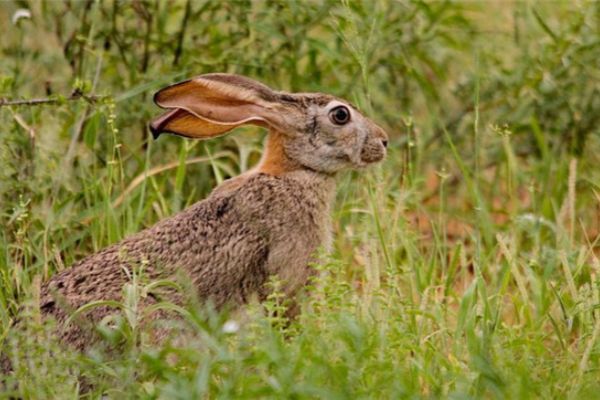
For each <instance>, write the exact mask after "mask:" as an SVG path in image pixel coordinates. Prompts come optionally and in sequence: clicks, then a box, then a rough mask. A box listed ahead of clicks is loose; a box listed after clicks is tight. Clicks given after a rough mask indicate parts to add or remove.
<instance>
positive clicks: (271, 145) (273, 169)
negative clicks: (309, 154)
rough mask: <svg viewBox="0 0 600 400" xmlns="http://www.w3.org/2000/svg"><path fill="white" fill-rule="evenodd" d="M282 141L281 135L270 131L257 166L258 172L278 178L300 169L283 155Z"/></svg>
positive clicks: (297, 164) (298, 165)
mask: <svg viewBox="0 0 600 400" xmlns="http://www.w3.org/2000/svg"><path fill="white" fill-rule="evenodd" d="M284 140H285V139H284V137H283V134H282V133H280V132H277V131H274V130H271V132H270V133H269V136H268V137H267V143H266V146H265V152H264V153H263V157H262V160H261V161H260V164H259V165H258V172H262V173H265V174H269V175H274V176H280V175H283V174H285V173H286V172H291V171H294V170H297V169H299V168H301V167H300V164H299V163H298V162H296V161H293V160H290V159H289V157H288V156H287V155H286V154H285V150H284V148H283V142H284Z"/></svg>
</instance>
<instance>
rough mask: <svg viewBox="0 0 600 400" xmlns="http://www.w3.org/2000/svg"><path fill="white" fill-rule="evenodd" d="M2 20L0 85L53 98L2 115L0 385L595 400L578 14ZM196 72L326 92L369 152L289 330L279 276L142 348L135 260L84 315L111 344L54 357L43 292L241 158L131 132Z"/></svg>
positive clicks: (9, 5) (3, 90)
mask: <svg viewBox="0 0 600 400" xmlns="http://www.w3.org/2000/svg"><path fill="white" fill-rule="evenodd" d="M18 8H28V9H30V10H31V12H32V17H31V18H30V19H27V18H24V19H21V20H19V21H17V23H15V24H11V23H8V22H7V23H2V24H0V26H1V28H0V30H1V31H0V35H1V36H2V37H3V38H6V40H3V41H2V44H1V45H0V51H1V52H2V56H1V59H0V97H2V98H7V99H12V100H15V99H31V98H48V99H51V100H52V101H54V102H55V103H53V104H49V105H43V106H10V107H9V106H2V107H0V122H1V126H2V127H3V128H2V132H1V134H0V162H1V165H2V168H1V170H0V226H1V227H2V228H1V229H0V280H1V284H0V321H1V322H0V338H2V339H3V346H4V347H3V352H5V353H8V354H9V355H10V357H11V359H12V361H13V364H14V366H15V371H14V373H13V374H11V375H10V376H5V377H3V378H4V379H5V381H6V382H5V386H4V387H3V389H4V390H5V392H4V393H2V394H1V395H2V396H5V397H10V396H13V397H22V398H76V397H78V396H79V394H78V393H79V389H80V388H79V386H80V385H81V384H86V385H90V384H91V387H92V389H91V392H89V393H88V394H87V395H86V396H87V397H89V398H98V397H101V396H102V395H105V396H107V397H108V398H129V397H131V398H134V397H135V398H169V399H171V398H175V399H177V398H181V399H184V398H185V399H187V398H200V397H206V398H257V397H258V398H328V399H329V398H332V399H333V398H340V399H341V398H461V399H462V398H574V399H575V398H593V397H594V396H597V395H596V393H597V392H598V390H599V389H600V384H599V382H600V380H599V379H598V378H599V377H600V371H599V368H600V343H599V341H600V338H599V335H600V314H599V313H600V309H599V305H600V280H599V277H598V274H599V272H600V260H599V258H598V255H599V254H600V253H599V249H600V245H599V240H600V239H599V238H600V219H599V218H600V217H599V216H600V176H599V175H600V172H599V171H598V169H597V167H596V166H597V165H598V162H599V161H600V160H599V159H598V157H599V156H598V155H599V154H600V152H599V151H598V150H599V147H600V131H599V130H598V127H599V126H600V123H599V122H600V121H599V120H598V119H599V118H600V104H599V103H598V102H599V99H600V95H599V93H600V84H599V82H600V80H599V79H598V78H599V76H598V71H599V70H600V69H599V68H598V67H599V66H600V65H599V64H598V63H599V61H598V60H600V40H599V39H600V35H599V33H600V32H599V31H598V27H599V26H600V24H599V19H600V8H599V6H598V4H597V3H591V2H590V3H578V4H572V3H571V2H553V3H552V4H550V3H544V2H539V3H538V2H530V3H519V2H517V3H509V4H507V3H501V2H498V3H496V2H491V3H485V4H484V3H472V2H468V3H449V2H418V1H416V2H404V1H400V2H392V1H384V0H381V1H377V2H358V1H342V2H341V3H338V2H329V1H326V2H295V1H290V2H279V1H273V2H270V1H269V2H267V1H265V2H242V1H240V2H217V1H214V2H213V1H204V2H192V1H189V2H188V1H180V2H167V1H152V2H146V1H142V2H110V1H109V2H93V1H90V2H87V1H86V2H73V3H70V2H21V1H8V2H4V3H1V4H0V19H1V20H2V21H5V22H6V21H9V20H10V18H11V16H12V15H13V14H14V12H15V11H16V10H17V9H18ZM209 71H227V72H235V73H241V74H245V75H248V76H251V77H254V78H257V79H259V80H262V81H264V82H265V83H267V84H270V85H272V86H273V87H277V88H281V89H286V90H302V91H311V90H317V91H324V92H329V93H334V94H336V95H339V96H342V97H345V98H347V99H349V100H351V101H352V102H354V103H356V104H358V105H359V106H360V107H361V108H362V109H363V110H365V112H366V113H367V114H368V115H370V116H371V117H372V118H373V119H374V120H376V121H378V122H380V123H381V124H382V125H384V126H386V129H387V130H388V132H390V134H391V135H390V136H391V143H390V151H389V156H388V158H387V160H386V161H385V162H384V163H383V164H382V165H380V166H378V167H375V168H372V169H370V170H369V171H366V172H365V171H363V172H348V173H345V174H342V175H341V176H340V177H339V185H338V196H337V199H336V206H335V208H334V215H333V224H334V231H335V241H334V251H333V252H332V254H327V255H325V254H324V255H323V257H322V261H321V262H320V263H319V264H318V265H315V268H317V269H318V270H319V271H320V273H319V275H318V278H316V279H315V280H314V281H313V282H312V283H311V284H310V287H309V288H307V291H306V293H305V294H304V296H303V297H302V299H301V306H302V313H301V314H300V316H299V317H298V319H296V320H293V321H287V320H285V319H283V318H282V317H281V311H282V310H283V309H285V307H286V306H287V301H286V299H284V298H282V296H281V295H279V294H278V292H277V290H276V289H277V287H278V286H277V285H278V283H277V281H276V280H274V281H273V282H272V283H271V284H272V285H273V286H274V288H275V290H274V294H273V295H272V296H271V297H270V298H269V299H268V301H266V302H265V303H264V304H251V305H249V306H248V307H247V309H246V310H244V312H243V313H239V312H232V313H229V312H226V311H225V312H221V313H216V312H214V311H213V310H212V309H211V308H210V305H206V304H202V303H200V302H198V303H197V304H193V305H190V306H186V307H184V308H178V307H175V306H170V307H171V309H172V311H173V312H175V313H177V314H179V315H181V316H183V318H182V319H181V320H178V321H176V322H171V324H173V329H175V330H176V332H178V335H177V337H176V340H174V341H172V342H169V343H164V344H161V345H160V346H158V345H153V344H152V343H151V341H150V340H149V337H148V335H149V331H148V329H147V328H144V326H143V325H140V324H139V321H140V320H141V318H142V317H143V312H155V311H156V310H146V311H142V310H138V309H137V308H136V304H137V299H139V298H140V297H141V296H145V295H147V293H148V292H149V291H152V290H156V287H157V286H158V285H160V284H164V282H147V281H146V280H145V279H144V276H143V270H142V271H138V272H139V274H136V275H134V276H132V279H131V282H130V283H129V284H128V285H126V287H124V288H123V290H124V292H123V293H124V296H123V301H122V302H121V303H117V304H113V305H114V306H115V310H116V312H115V315H114V316H113V317H112V318H111V319H110V320H106V321H103V323H102V324H101V325H100V326H99V327H98V329H99V330H100V332H101V333H102V335H103V337H104V344H106V346H110V345H111V344H117V343H118V344H120V345H121V348H122V351H121V352H118V353H115V352H110V351H105V350H106V349H105V348H104V347H103V346H99V347H98V348H97V349H92V350H90V351H89V352H87V353H85V354H75V353H72V352H69V351H68V350H65V349H62V348H61V347H60V344H59V343H57V342H56V340H55V339H54V338H53V335H52V332H53V330H54V329H55V326H54V325H53V322H52V321H42V320H41V318H40V314H39V306H38V302H37V299H38V296H39V285H40V282H42V281H44V280H46V279H48V278H49V277H50V276H52V275H53V274H55V273H56V272H57V271H60V270H62V269H64V268H68V266H69V265H70V264H72V263H73V262H74V261H76V260H78V259H80V258H82V257H84V256H85V255H87V254H90V253H91V252H93V251H96V250H99V249H100V248H102V247H104V246H106V245H108V244H110V243H114V242H116V241H118V240H120V239H121V238H123V237H125V236H127V235H128V234H131V233H133V232H136V231H138V230H140V229H143V228H144V227H147V226H150V225H151V224H152V223H154V222H156V221H157V220H159V219H161V218H164V217H166V216H169V215H172V214H173V213H175V212H177V211H179V210H181V209H183V208H185V207H186V206H188V205H190V204H192V203H194V202H195V201H197V200H199V199H201V198H203V197H204V196H206V195H207V194H208V193H209V192H210V190H211V189H212V188H213V187H214V186H216V185H217V184H218V183H220V182H221V181H222V180H223V179H226V178H227V177H230V176H234V175H237V174H239V173H241V172H243V171H245V170H247V169H248V168H250V167H251V166H252V165H253V163H255V162H256V161H257V160H258V158H259V157H260V152H261V143H262V140H263V134H262V132H261V131H260V130H259V129H258V128H256V129H255V128H246V129H239V130H237V131H236V132H234V133H232V134H230V135H228V136H227V137H224V138H221V139H217V140H214V141H210V142H205V143H200V142H190V141H185V140H182V139H180V138H176V137H163V138H161V139H160V140H158V141H156V142H154V141H152V140H150V138H149V135H148V132H147V131H146V128H145V126H146V125H145V124H146V123H147V121H148V120H149V119H150V118H151V117H152V116H153V115H155V114H156V112H157V110H156V109H155V108H154V106H152V104H151V103H152V102H151V96H152V93H153V92H154V91H155V90H156V89H158V88H160V87H162V86H164V85H165V84H168V83H171V82H173V81H176V80H178V79H183V78H184V77H187V76H191V75H194V74H200V73H204V72H209ZM72 93H83V97H82V98H80V99H79V100H68V97H69V96H70V95H71V94H72ZM86 98H87V99H91V98H94V99H97V100H96V101H86V100H85V99H86ZM93 306H94V305H93V304H92V305H90V307H93ZM164 306H165V307H166V306H167V305H164ZM17 317H19V318H20V319H22V320H24V321H26V322H25V323H23V324H22V325H20V326H19V328H15V327H13V326H12V321H14V319H15V318H17ZM80 377H83V378H82V379H80Z"/></svg>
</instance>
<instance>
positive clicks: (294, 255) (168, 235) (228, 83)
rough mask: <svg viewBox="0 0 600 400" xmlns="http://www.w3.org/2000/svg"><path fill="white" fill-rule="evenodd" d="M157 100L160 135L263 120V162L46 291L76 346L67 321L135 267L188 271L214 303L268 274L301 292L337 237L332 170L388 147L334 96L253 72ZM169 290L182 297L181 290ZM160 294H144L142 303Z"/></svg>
mask: <svg viewBox="0 0 600 400" xmlns="http://www.w3.org/2000/svg"><path fill="white" fill-rule="evenodd" d="M155 101H156V102H157V104H159V105H160V106H161V107H163V108H166V109H167V110H168V111H167V112H166V113H165V114H163V115H162V116H161V117H159V118H158V119H157V120H155V121H154V122H153V123H152V125H151V129H152V132H153V133H154V134H155V136H156V135H157V134H159V133H160V132H163V131H164V132H170V133H175V134H179V135H182V136H186V137H192V138H200V139H205V138H209V137H215V136H218V135H221V134H224V133H226V132H228V131H230V130H231V129H233V128H235V127H237V126H239V125H243V124H255V125H260V126H264V127H268V128H270V135H269V137H268V140H267V146H266V149H265V152H264V154H263V159H262V161H261V163H260V164H259V165H258V166H257V167H256V169H254V170H253V171H250V172H248V173H246V174H244V175H241V176H239V177H236V178H233V179H231V180H229V181H226V182H225V183H223V184H222V185H221V186H219V187H218V188H216V189H215V190H214V191H213V193H212V194H211V195H210V196H209V197H208V198H207V199H205V200H203V201H201V202H199V203H197V204H195V205H193V206H191V207H190V208H188V209H186V210H184V211H183V212H181V213H179V214H177V215H175V216H173V217H171V218H168V219H165V220H163V221H160V222H159V223H157V224H156V225H154V226H153V227H151V228H149V229H147V230H145V231H142V232H140V233H138V234H136V235H133V236H131V237H129V238H126V239H125V240H123V241H121V242H120V243H117V244H115V245H112V246H110V247H108V248H106V249H104V250H101V251H100V252H98V253H96V254H94V255H92V256H90V257H88V258H86V259H84V260H82V261H80V262H78V263H76V264H75V265H74V266H73V267H72V268H69V269H67V270H64V271H62V272H61V273H59V274H58V275H56V276H54V277H53V278H52V279H51V280H50V281H49V282H48V283H47V284H45V285H44V286H43V287H42V293H41V294H42V299H41V300H42V302H41V307H42V311H43V312H44V313H45V314H46V315H52V316H54V317H55V318H56V319H57V320H58V321H59V322H61V323H62V322H64V323H65V324H63V326H62V328H61V329H62V338H63V340H64V341H65V342H67V343H69V344H71V345H74V346H75V347H78V348H84V347H85V346H86V345H87V344H88V343H89V337H88V335H86V334H85V332H84V330H82V329H81V328H80V324H79V323H77V324H76V323H66V322H67V320H68V316H69V315H71V313H72V311H74V310H76V309H78V308H80V307H81V306H84V305H86V304H88V303H90V302H94V301H102V300H117V301H119V300H121V299H122V296H123V295H122V293H123V288H124V286H125V285H126V284H127V283H129V281H130V280H131V276H132V272H133V271H136V267H139V268H138V269H139V270H141V271H142V272H141V276H142V277H143V278H146V279H148V280H150V281H155V280H158V279H161V280H162V279H167V280H175V281H177V278H178V277H181V276H183V277H184V278H185V281H186V282H188V283H191V286H192V288H193V289H194V291H195V292H196V294H197V295H198V296H199V297H200V298H202V299H205V300H211V301H212V302H213V304H214V305H216V306H217V307H220V306H223V305H225V304H233V305H235V304H242V303H244V302H246V301H247V300H248V299H249V298H250V297H252V296H257V297H258V298H259V299H261V298H264V297H265V295H266V294H267V287H266V285H265V283H266V282H267V280H268V279H269V277H270V276H272V275H276V276H277V277H278V280H279V281H280V282H281V284H282V288H283V291H284V293H285V294H287V295H293V294H294V293H295V292H296V291H297V290H298V289H299V288H300V287H302V286H303V285H304V284H305V283H306V281H307V279H308V277H309V276H310V271H311V267H310V266H309V264H310V262H311V261H312V260H314V257H315V256H316V252H317V250H318V249H319V248H320V247H324V248H327V247H328V246H329V245H330V223H329V211H330V206H331V203H332V201H333V197H334V192H335V181H334V177H335V175H336V173H337V172H338V171H340V170H343V169H347V168H360V167H363V166H365V165H369V164H371V163H374V162H377V161H380V160H382V159H383V157H384V156H385V154H386V150H385V147H386V145H387V135H386V134H385V132H384V131H383V130H382V129H381V128H380V127H378V126H377V125H375V124H374V123H373V122H371V121H370V120H368V119H367V118H365V117H364V116H362V115H361V114H360V113H359V112H358V111H357V110H356V109H355V108H354V107H352V106H351V105H349V104H347V103H344V102H343V101H342V100H340V99H337V98H335V97H333V96H330V95H324V94H317V93H304V94H293V93H283V92H275V91H273V90H271V89H269V88H268V87H266V86H264V85H262V84H260V83H258V82H255V81H252V80H250V79H248V78H244V77H240V76H237V75H228V74H209V75H202V76H200V77H197V78H194V79H192V80H189V81H185V82H182V83H179V84H176V85H173V86H170V87H168V88H166V89H163V90H161V91H160V92H159V93H158V94H157V95H156V96H155ZM167 297H169V298H168V299H167V300H170V301H172V302H176V303H177V302H180V301H181V297H180V296H179V294H178V292H177V291H171V292H168V293H167ZM157 301H159V299H158V298H157V297H155V296H152V295H148V296H144V297H142V299H141V303H140V304H139V306H140V307H141V308H144V307H146V306H148V305H149V304H152V303H155V302H157ZM96 305H98V304H96ZM113 311H114V308H110V307H109V306H108V305H104V306H101V307H90V308H86V310H85V312H82V313H81V314H82V315H81V317H84V322H85V321H90V320H91V321H92V322H97V321H99V320H100V319H102V318H103V317H104V316H106V315H108V314H109V313H110V312H113ZM77 321H78V322H81V318H77Z"/></svg>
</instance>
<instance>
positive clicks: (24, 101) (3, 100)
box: [0, 91, 106, 107]
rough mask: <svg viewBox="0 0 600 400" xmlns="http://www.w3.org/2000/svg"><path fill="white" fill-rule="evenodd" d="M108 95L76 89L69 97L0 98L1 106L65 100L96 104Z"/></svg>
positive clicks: (32, 104)
mask: <svg viewBox="0 0 600 400" xmlns="http://www.w3.org/2000/svg"><path fill="white" fill-rule="evenodd" d="M105 98H106V96H96V95H90V96H88V95H85V94H83V93H81V92H78V91H75V92H73V93H72V94H71V95H70V96H69V97H63V98H57V97H44V98H39V99H21V100H11V99H6V98H0V107H5V106H40V105H48V104H61V103H63V102H65V101H77V100H85V101H87V102H88V103H90V104H94V103H96V102H98V101H100V100H102V99H105Z"/></svg>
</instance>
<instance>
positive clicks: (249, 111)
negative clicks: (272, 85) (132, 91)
mask: <svg viewBox="0 0 600 400" xmlns="http://www.w3.org/2000/svg"><path fill="white" fill-rule="evenodd" d="M277 98H278V95H277V93H275V92H274V91H272V90H271V89H269V88H268V87H267V86H265V85H263V84H261V83H258V82H256V81H253V80H251V79H248V78H245V77H242V76H238V75H230V74H208V75H201V76H199V77H196V78H194V79H190V80H188V81H185V82H181V83H177V84H175V85H172V86H169V87H166V88H164V89H162V90H160V91H159V92H157V93H156V94H155V95H154V102H155V103H156V104H157V105H159V106H160V107H162V108H166V109H169V111H168V112H166V113H165V114H163V115H161V116H160V117H158V118H156V119H155V120H154V121H152V122H151V124H150V130H151V131H152V134H153V135H154V137H155V138H156V137H158V135H160V133H162V132H169V133H174V134H177V135H182V136H186V137H192V138H198V139H207V138H211V137H215V136H219V135H222V134H224V133H226V132H228V131H230V130H232V129H233V128H235V127H237V126H240V125H244V124H253V125H259V126H272V127H274V128H276V129H282V128H284V127H285V124H284V123H283V120H282V113H281V107H280V106H281V104H280V103H278V102H277Z"/></svg>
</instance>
